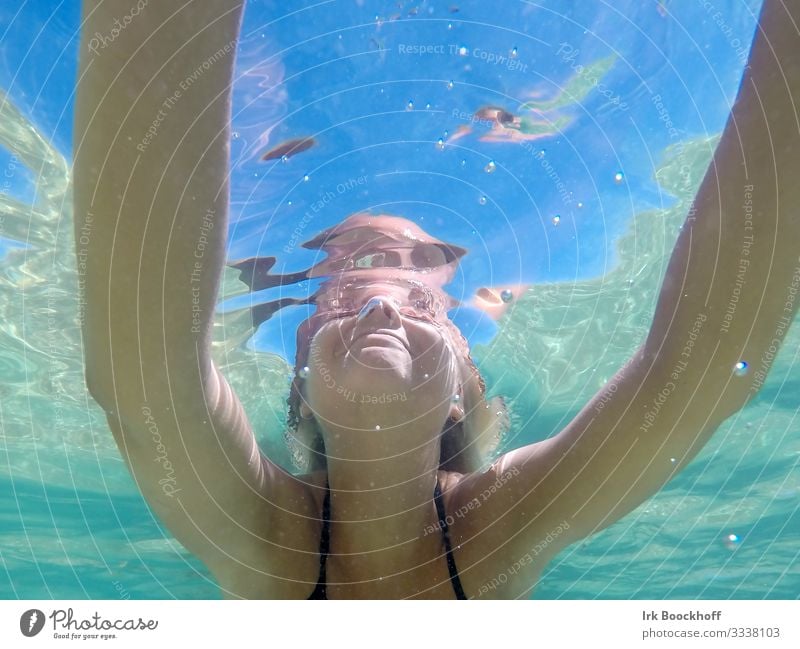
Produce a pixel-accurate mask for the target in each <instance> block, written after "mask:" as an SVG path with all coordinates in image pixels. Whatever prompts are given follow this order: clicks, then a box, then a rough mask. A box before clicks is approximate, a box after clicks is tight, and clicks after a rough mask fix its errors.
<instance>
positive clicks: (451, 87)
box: [447, 81, 455, 90]
mask: <svg viewBox="0 0 800 649" xmlns="http://www.w3.org/2000/svg"><path fill="white" fill-rule="evenodd" d="M454 86H455V84H454V83H453V82H452V81H448V82H447V89H448V90H452V89H453V87H454Z"/></svg>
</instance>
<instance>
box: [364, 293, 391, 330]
mask: <svg viewBox="0 0 800 649" xmlns="http://www.w3.org/2000/svg"><path fill="white" fill-rule="evenodd" d="M367 318H369V320H370V321H371V322H374V323H375V324H376V325H383V326H398V325H399V324H400V310H399V309H398V308H397V305H396V304H395V303H394V300H392V299H391V298H388V297H372V298H370V299H369V300H367V302H366V304H364V306H363V307H361V311H359V312H358V322H362V321H363V320H366V319H367Z"/></svg>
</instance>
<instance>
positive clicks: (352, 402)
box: [301, 295, 459, 435]
mask: <svg viewBox="0 0 800 649" xmlns="http://www.w3.org/2000/svg"><path fill="white" fill-rule="evenodd" d="M456 368H457V359H456V356H455V353H454V351H453V349H452V345H451V343H450V341H449V337H448V336H447V334H446V333H445V330H444V329H443V327H442V326H441V325H440V324H437V323H436V322H435V320H434V319H433V318H432V317H430V316H428V315H427V314H425V313H424V312H418V311H416V310H414V309H410V308H405V307H401V306H400V305H399V304H398V302H397V301H396V300H395V299H393V298H392V297H388V296H385V295H376V296H373V297H371V298H370V299H369V300H368V301H367V302H366V304H364V306H363V307H362V309H361V311H360V312H359V313H357V314H353V315H349V316H344V317H340V318H337V319H335V320H332V321H329V322H327V323H326V324H324V325H323V326H322V327H321V328H320V330H319V331H318V332H317V333H316V334H315V335H314V337H313V339H312V341H311V346H310V350H309V358H308V367H307V370H304V371H303V373H304V374H305V381H304V385H303V390H302V393H303V407H302V408H301V414H303V416H310V415H311V414H313V416H314V417H315V418H316V419H317V421H318V423H319V424H320V425H321V426H322V427H323V429H326V430H328V431H330V430H333V429H349V430H364V431H369V430H388V429H398V428H400V427H412V428H413V429H415V430H419V431H420V432H422V431H428V433H427V434H428V435H430V434H431V431H433V432H435V433H438V432H439V431H441V429H442V426H443V425H444V422H445V421H446V419H447V417H448V416H450V415H451V414H452V409H453V408H454V406H455V404H456V403H457V401H458V397H456V398H455V399H454V397H455V395H458V394H459V385H458V380H457V371H456Z"/></svg>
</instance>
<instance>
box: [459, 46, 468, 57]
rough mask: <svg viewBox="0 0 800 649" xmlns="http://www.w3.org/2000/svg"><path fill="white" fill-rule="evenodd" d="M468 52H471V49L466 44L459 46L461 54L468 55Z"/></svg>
mask: <svg viewBox="0 0 800 649" xmlns="http://www.w3.org/2000/svg"><path fill="white" fill-rule="evenodd" d="M467 54H469V49H468V48H467V47H466V46H465V45H462V46H461V47H459V48H458V55H459V56H466V55H467Z"/></svg>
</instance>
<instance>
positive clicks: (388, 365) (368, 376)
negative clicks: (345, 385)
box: [347, 346, 411, 388]
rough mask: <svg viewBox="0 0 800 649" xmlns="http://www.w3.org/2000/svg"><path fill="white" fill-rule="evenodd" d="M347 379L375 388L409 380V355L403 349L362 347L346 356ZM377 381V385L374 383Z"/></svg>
mask: <svg viewBox="0 0 800 649" xmlns="http://www.w3.org/2000/svg"><path fill="white" fill-rule="evenodd" d="M347 358H348V362H347V366H348V367H347V370H348V373H350V376H349V377H348V378H349V379H352V380H353V381H357V382H358V383H363V382H365V381H366V385H369V386H371V387H373V388H374V387H375V386H376V385H378V386H380V385H383V384H384V382H385V381H395V380H400V381H402V382H403V383H406V382H408V381H410V380H411V355H410V354H409V353H408V350H406V349H405V348H404V347H379V346H364V347H359V348H358V349H355V350H351V351H350V353H349V354H348V355H347ZM376 381H377V383H375V382H376Z"/></svg>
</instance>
